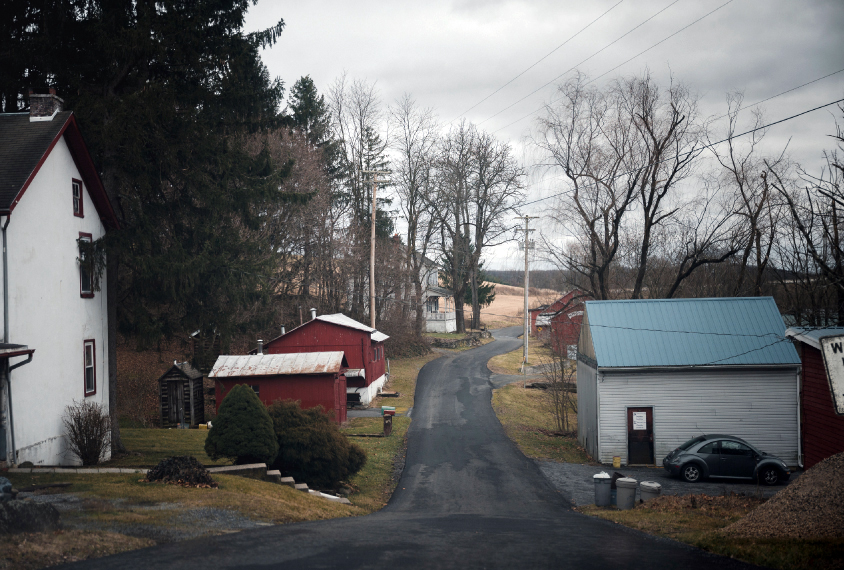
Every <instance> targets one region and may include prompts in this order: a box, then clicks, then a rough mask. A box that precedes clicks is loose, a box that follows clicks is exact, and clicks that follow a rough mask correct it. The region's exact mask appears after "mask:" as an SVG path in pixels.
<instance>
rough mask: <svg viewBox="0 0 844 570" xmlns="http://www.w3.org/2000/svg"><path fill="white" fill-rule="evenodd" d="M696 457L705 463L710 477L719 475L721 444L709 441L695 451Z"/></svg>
mask: <svg viewBox="0 0 844 570" xmlns="http://www.w3.org/2000/svg"><path fill="white" fill-rule="evenodd" d="M696 455H697V456H698V457H700V458H701V459H703V460H704V461H705V462H706V466H707V467H708V468H709V476H710V477H718V476H719V475H721V442H720V441H710V442H709V443H707V444H706V445H704V446H703V447H701V448H700V449H698V450H697V452H696Z"/></svg>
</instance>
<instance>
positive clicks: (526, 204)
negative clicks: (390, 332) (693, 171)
mask: <svg viewBox="0 0 844 570" xmlns="http://www.w3.org/2000/svg"><path fill="white" fill-rule="evenodd" d="M842 101H844V99H838V100H836V101H832V102H830V103H826V104H824V105H819V106H817V107H815V108H813V109H809V110H807V111H802V112H800V113H797V114H796V115H791V116H790V117H786V118H784V119H780V120H779V121H774V122H773V123H768V124H766V125H762V126H760V127H756V128H753V129H750V130H749V131H745V132H743V133H740V134H738V135H732V136H729V137H727V138H725V139H722V140H720V141H718V142H714V143H710V144H707V145H704V146H705V147H713V146H716V145H719V144H722V143H725V142H727V141H730V140H732V139H735V138H738V137H743V136H744V135H749V134H751V133H755V132H756V131H760V130H762V129H767V128H769V127H773V126H774V125H778V124H780V123H784V122H786V121H790V120H791V119H796V118H797V117H801V116H803V115H806V114H808V113H812V112H814V111H817V110H819V109H823V108H825V107H829V106H831V105H835V104H837V103H841V102H842ZM692 152H694V151H689V152H688V153H686V156H687V157H688V156H689V155H690V154H691V153H692ZM679 157H680V155H679V154H677V155H674V156H669V157H667V158H665V159H663V160H661V161H659V162H658V163H657V164H662V163H663V162H667V161H669V160H674V159H676V158H679ZM633 172H635V171H633V170H628V171H627V172H622V173H621V174H618V175H616V176H614V177H613V178H612V179H611V180H615V179H617V178H621V177H622V176H627V175H629V174H632V173H633ZM555 178H562V175H560V176H555V177H554V178H549V179H548V180H554V179H555ZM563 194H565V192H558V193H556V194H551V195H550V196H545V197H544V198H537V199H536V200H532V201H530V202H525V203H524V204H522V206H523V207H524V206H530V205H532V204H536V203H538V202H543V201H545V200H549V199H551V198H557V197H559V196H562V195H563Z"/></svg>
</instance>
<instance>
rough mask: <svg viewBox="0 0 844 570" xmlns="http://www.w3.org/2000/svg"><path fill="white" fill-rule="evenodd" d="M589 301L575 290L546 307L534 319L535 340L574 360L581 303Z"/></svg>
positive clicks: (580, 318)
mask: <svg viewBox="0 0 844 570" xmlns="http://www.w3.org/2000/svg"><path fill="white" fill-rule="evenodd" d="M591 300H592V298H591V297H590V296H589V295H587V294H586V293H584V292H583V291H580V290H577V289H575V290H573V291H569V292H568V293H566V294H565V295H563V296H562V297H560V298H559V299H557V300H556V301H554V302H553V303H551V304H550V305H548V306H547V307H546V309H545V310H544V311H542V312H541V313H539V314H538V315H537V317H536V320H535V323H536V325H535V326H536V331H537V338H538V339H539V340H540V341H542V342H544V343H547V344H549V345H551V349H552V350H553V351H554V352H555V353H556V354H561V355H564V356H566V358H570V359H572V360H574V359H576V358H577V340H578V339H579V338H580V324H581V321H582V320H583V303H584V301H591Z"/></svg>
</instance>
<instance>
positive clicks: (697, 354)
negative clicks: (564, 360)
mask: <svg viewBox="0 0 844 570" xmlns="http://www.w3.org/2000/svg"><path fill="white" fill-rule="evenodd" d="M584 306H585V309H584V311H585V313H584V315H583V323H582V326H581V329H580V340H579V342H578V354H577V360H578V362H577V437H578V441H579V442H580V444H581V445H582V446H583V447H585V448H586V450H587V451H588V452H589V454H590V455H591V456H592V457H594V458H595V459H596V460H598V461H599V462H601V463H611V462H612V461H613V457H620V458H621V463H622V464H626V465H631V464H644V465H653V464H657V465H661V464H662V459H663V458H664V457H665V456H666V455H667V454H668V453H670V452H671V451H672V450H673V449H675V448H676V447H678V446H679V445H681V444H682V443H683V442H685V441H687V440H689V439H691V438H693V437H696V436H698V435H701V434H712V433H718V434H728V435H733V436H737V437H741V438H744V439H745V440H747V441H748V442H749V443H751V444H752V445H755V446H756V447H758V448H759V449H761V450H762V451H764V452H767V453H772V454H774V455H777V456H779V457H780V458H781V459H782V460H783V461H785V462H786V463H788V464H789V465H792V466H793V465H797V463H798V461H797V460H798V455H799V453H800V417H799V401H798V400H799V396H798V395H799V389H800V385H799V380H800V378H799V374H800V359H799V357H798V355H797V351H796V350H795V349H794V346H793V345H792V343H791V341H790V340H789V339H787V338H786V337H785V324H784V323H783V320H782V317H781V316H780V313H779V311H778V310H777V306H776V303H774V300H773V299H772V298H771V297H754V298H723V299H662V300H635V301H587V302H586V303H584Z"/></svg>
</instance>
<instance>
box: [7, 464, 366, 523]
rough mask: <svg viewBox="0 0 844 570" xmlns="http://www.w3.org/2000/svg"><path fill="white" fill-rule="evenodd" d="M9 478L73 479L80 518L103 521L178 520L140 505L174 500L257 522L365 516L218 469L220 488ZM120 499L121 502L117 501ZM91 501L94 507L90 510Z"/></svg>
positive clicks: (100, 478)
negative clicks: (79, 502)
mask: <svg viewBox="0 0 844 570" xmlns="http://www.w3.org/2000/svg"><path fill="white" fill-rule="evenodd" d="M7 476H8V478H9V479H10V480H11V481H12V483H13V484H14V485H15V487H17V488H18V489H20V488H23V487H28V486H30V485H39V484H49V483H58V482H69V483H71V486H70V487H69V488H67V489H66V490H64V489H63V490H62V491H63V492H70V493H73V494H74V495H77V496H79V497H80V498H82V499H83V510H82V512H81V513H80V515H79V516H81V517H83V518H93V519H96V520H99V521H101V522H108V521H114V522H118V523H120V522H132V523H133V524H163V525H166V524H168V523H169V522H170V521H173V520H174V518H175V517H173V512H174V511H173V509H163V510H162V509H143V508H137V507H143V506H149V505H153V504H156V503H170V504H173V505H174V507H175V508H176V509H177V510H178V509H192V508H202V507H209V508H215V509H227V510H232V511H236V512H238V513H240V514H241V515H243V516H244V517H248V518H250V519H253V520H258V521H262V522H268V523H276V524H279V523H288V522H298V521H309V520H320V519H329V518H336V517H344V516H351V515H355V514H363V512H361V510H360V509H358V508H356V507H354V506H351V507H350V506H349V505H341V504H339V503H334V502H331V501H326V500H325V499H321V498H319V497H313V496H310V495H308V494H306V493H303V492H301V491H296V490H295V489H293V488H292V487H288V486H286V485H279V484H277V483H270V482H267V481H260V480H258V479H250V478H247V477H239V476H236V475H221V474H218V473H215V474H213V475H212V477H213V478H214V480H215V481H217V483H218V484H219V488H217V489H197V488H191V487H181V486H178V485H167V484H164V483H144V482H143V481H142V480H143V478H144V476H143V475H140V474H134V475H123V474H120V475H118V474H67V473H44V474H34V475H33V474H26V473H8V474H7ZM116 500H119V501H118V502H117V503H113V502H112V501H116ZM86 504H87V506H88V507H89V508H84V507H85V506H86ZM62 516H63V517H64V516H66V515H62Z"/></svg>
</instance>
